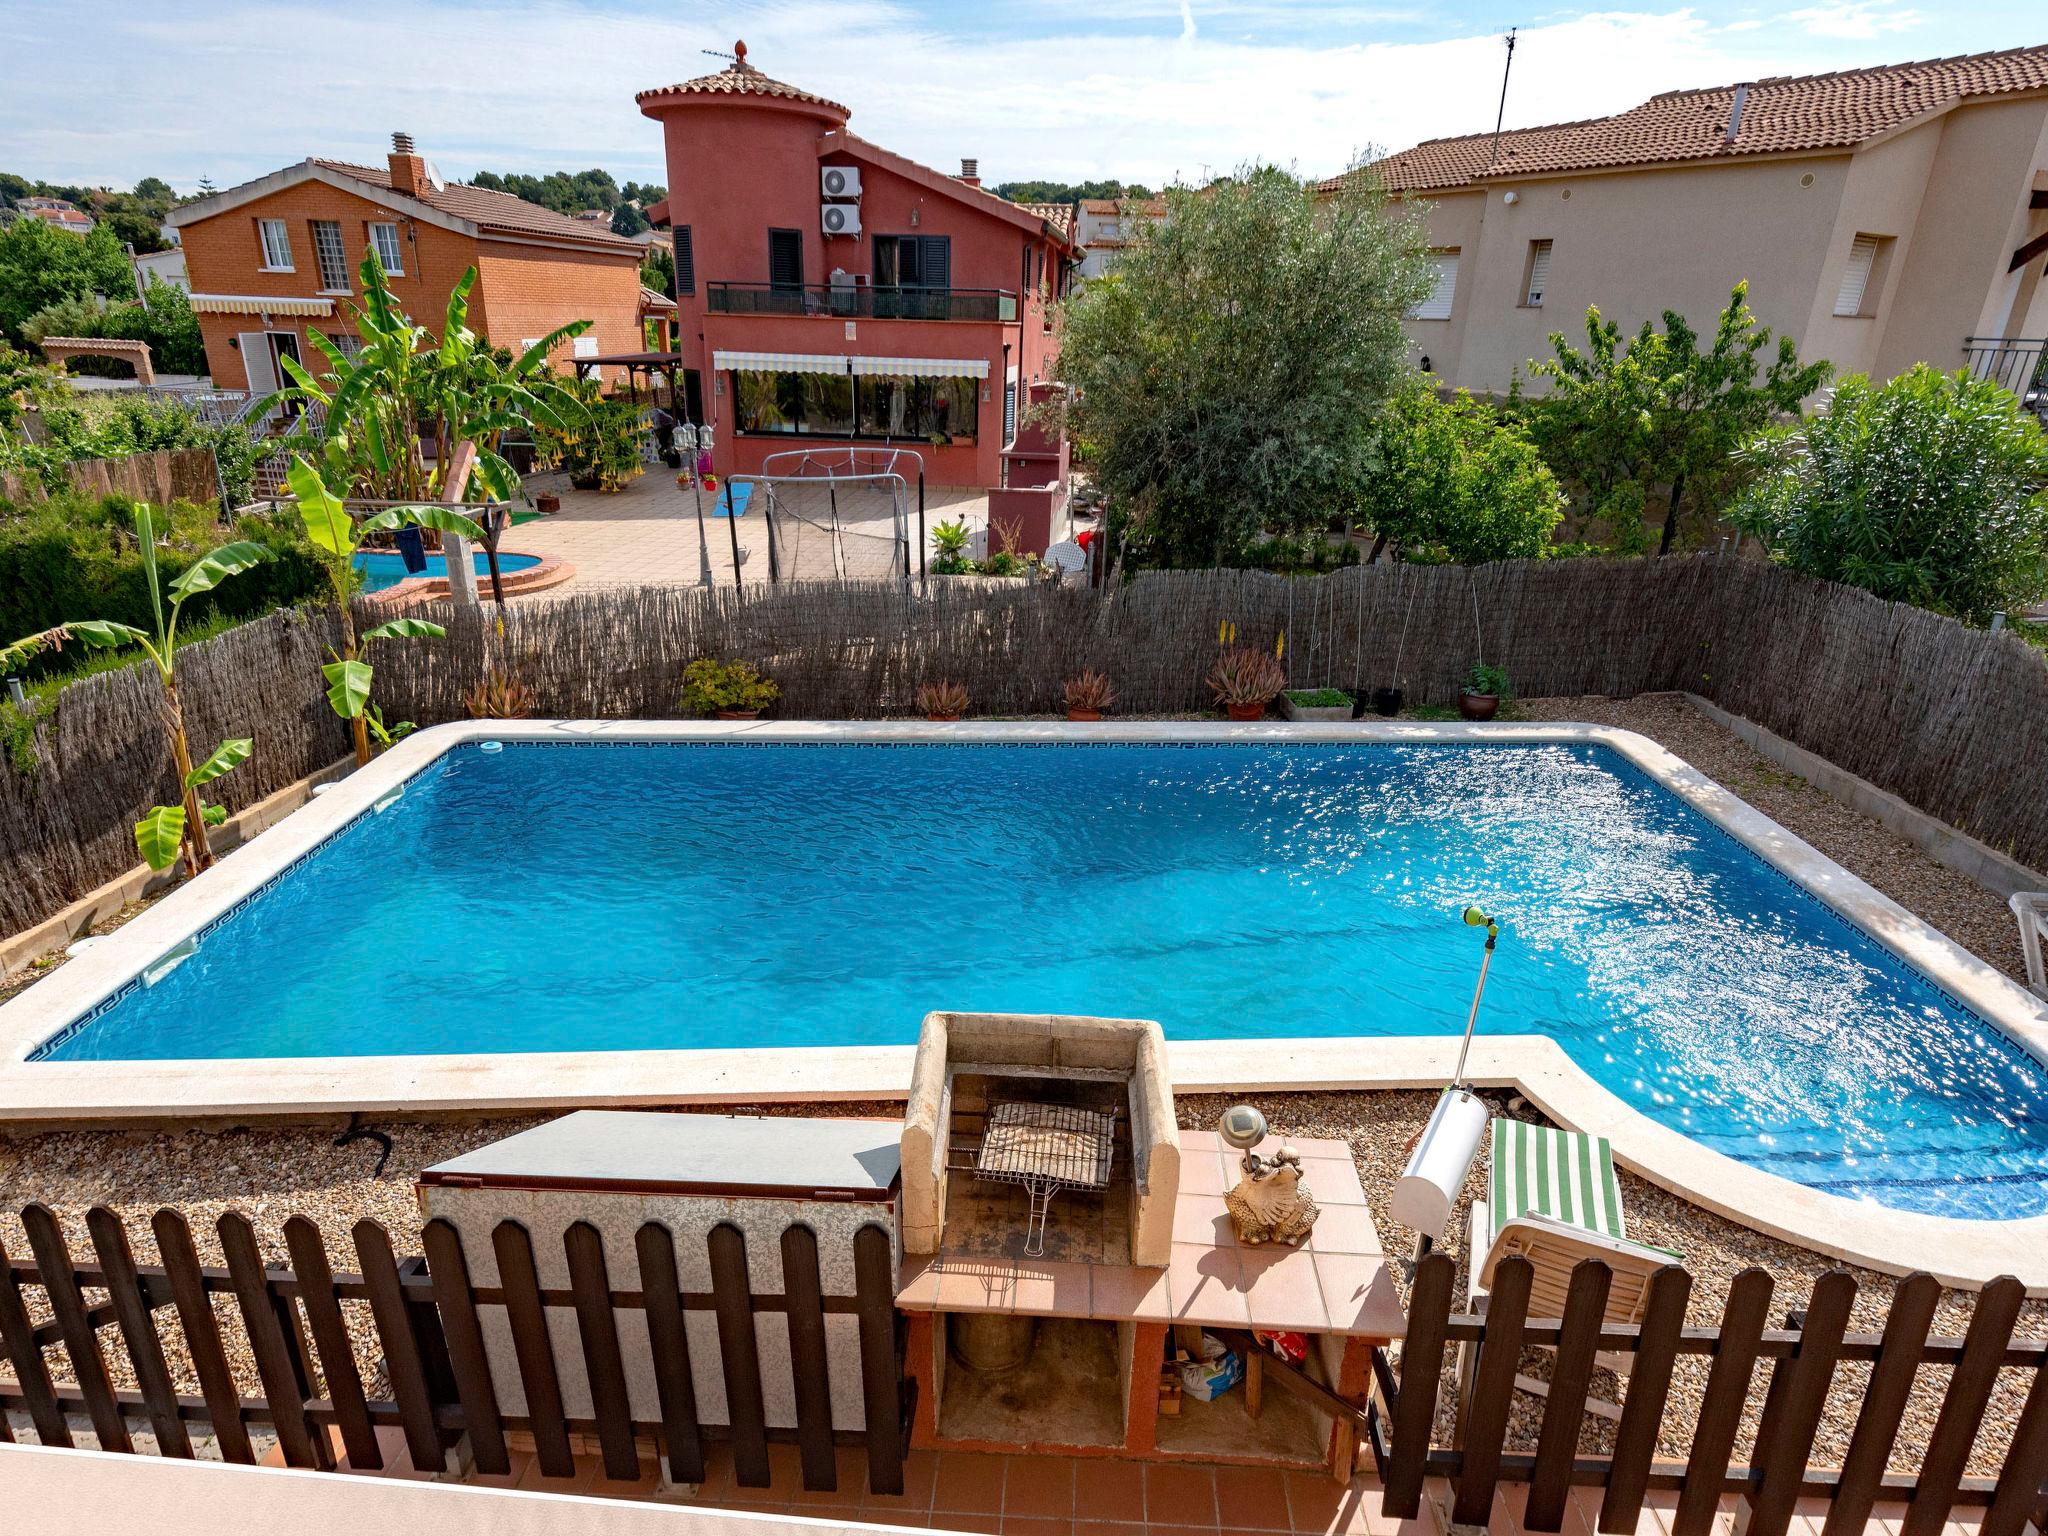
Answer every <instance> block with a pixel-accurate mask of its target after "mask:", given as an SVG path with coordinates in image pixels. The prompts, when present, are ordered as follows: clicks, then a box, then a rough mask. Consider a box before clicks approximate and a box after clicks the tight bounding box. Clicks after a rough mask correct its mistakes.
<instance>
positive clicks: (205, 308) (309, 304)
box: [192, 293, 334, 315]
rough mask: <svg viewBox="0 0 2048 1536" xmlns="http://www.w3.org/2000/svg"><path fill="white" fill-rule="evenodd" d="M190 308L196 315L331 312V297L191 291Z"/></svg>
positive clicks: (315, 313)
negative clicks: (301, 297) (287, 297)
mask: <svg viewBox="0 0 2048 1536" xmlns="http://www.w3.org/2000/svg"><path fill="white" fill-rule="evenodd" d="M192 311H193V313H194V314H200V315H331V314H333V313H334V301H333V300H332V299H285V298H278V297H276V296H275V295H271V294H261V293H195V294H193V295H192Z"/></svg>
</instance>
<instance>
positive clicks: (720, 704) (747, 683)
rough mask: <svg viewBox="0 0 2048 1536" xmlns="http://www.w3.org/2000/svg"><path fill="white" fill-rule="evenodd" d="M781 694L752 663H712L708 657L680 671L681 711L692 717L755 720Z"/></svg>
mask: <svg viewBox="0 0 2048 1536" xmlns="http://www.w3.org/2000/svg"><path fill="white" fill-rule="evenodd" d="M781 693H782V689H781V688H780V687H778V686H777V685H776V683H775V682H774V680H773V679H772V678H766V677H763V676H762V675H761V674H760V672H759V670H757V669H756V668H755V666H754V664H753V663H752V662H751V661H713V660H712V659H711V658H710V657H708V656H707V657H700V658H699V659H698V660H696V661H693V662H691V663H690V664H689V665H688V666H687V667H685V668H684V669H683V700H682V703H683V709H684V710H685V711H686V712H688V713H689V714H693V715H711V714H715V715H717V716H718V718H719V719H721V720H758V719H760V718H761V711H762V710H764V709H766V708H767V707H768V706H769V705H770V704H773V703H774V702H775V700H776V699H777V698H778V697H780V696H781Z"/></svg>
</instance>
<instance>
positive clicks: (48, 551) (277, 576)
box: [0, 491, 326, 672]
mask: <svg viewBox="0 0 2048 1536" xmlns="http://www.w3.org/2000/svg"><path fill="white" fill-rule="evenodd" d="M166 514H167V515H168V522H169V527H168V528H167V529H165V530H164V534H163V540H162V543H161V544H160V546H159V548H158V550H157V567H158V570H159V572H160V574H161V575H162V577H163V579H164V580H165V581H166V582H168V581H170V580H171V579H172V578H173V577H175V576H176V575H177V574H178V573H179V572H181V571H183V570H184V569H185V568H186V567H187V566H189V565H190V564H192V562H193V561H195V560H197V559H198V558H199V557H200V556H201V555H203V554H205V553H206V552H207V551H208V550H209V549H212V548H214V547H215V546H217V545H220V544H224V543H226V542H227V541H228V540H230V539H254V540H255V541H257V542H258V543H260V544H264V545H266V546H268V547H269V548H270V550H271V551H272V558H271V559H270V560H268V561H266V562H265V563H264V564H262V565H259V566H257V567H256V568H255V569H254V570H251V571H247V572H244V573H243V574H242V575H239V576H236V577H234V578H233V579H231V580H229V581H227V582H224V583H222V585H221V586H220V587H218V588H217V589H215V590H214V591H213V592H210V593H206V594H204V595H202V596H200V597H197V598H194V599H193V600H192V601H191V602H189V603H187V604H186V605H185V614H186V618H187V621H188V622H191V621H195V620H197V621H204V620H210V619H212V618H214V617H216V616H218V617H233V618H254V617H255V616H256V615H257V614H260V613H266V612H268V611H269V610H270V609H272V608H276V607H278V606H280V605H281V604H286V603H298V602H304V601H305V600H307V599H309V598H316V597H319V596H320V595H322V594H323V593H324V592H325V590H326V587H325V578H324V576H323V574H322V572H321V569H320V566H319V565H318V563H317V562H316V561H315V560H314V558H313V552H312V550H311V548H310V547H309V546H308V545H307V544H306V542H305V538H304V536H303V534H302V533H301V532H300V530H299V529H298V528H297V527H296V526H295V525H293V524H292V523H291V522H289V521H287V520H286V519H284V518H281V517H270V516H260V517H245V518H241V519H238V520H237V522H236V523H235V526H234V527H233V528H232V529H229V528H224V527H222V526H221V524H220V521H219V517H218V515H217V514H216V513H215V511H214V509H213V508H212V507H202V506H197V505H194V504H193V503H191V502H186V501H181V502H175V503H173V504H172V505H171V506H170V507H169V508H167V509H159V511H158V516H159V518H160V519H162V518H164V517H165V516H166ZM134 516H135V514H134V503H132V502H130V501H129V500H128V499H127V498H125V497H121V496H106V497H97V498H95V497H91V496H85V495H81V494H80V493H78V492H75V491H69V492H65V493H62V494H60V495H57V496H53V497H51V498H50V499H49V500H48V501H40V502H28V503H22V504H18V505H17V504H14V503H10V502H6V501H0V643H4V642H5V641H8V640H13V639H15V638H17V637H19V636H21V635H27V634H33V633H35V632H36V631H38V630H43V629H49V628H51V627H52V626H53V625H57V624H62V623H67V622H69V621H72V620H76V619H114V620H117V621H118V622H120V623H123V624H133V625H136V626H137V627H139V628H143V629H147V628H150V627H151V625H152V624H153V622H154V620H153V618H152V615H151V609H150V602H149V587H148V584H147V583H146V582H145V580H144V579H143V574H142V557H141V554H140V553H139V552H138V551H137V549H136V547H135V524H134ZM70 659H73V658H70V657H69V656H68V655H61V656H49V655H46V656H44V657H42V658H40V663H39V664H36V665H32V666H31V667H30V669H29V670H30V671H31V672H39V671H43V670H48V669H50V668H52V667H61V666H63V665H65V664H66V662H67V661H68V660H70Z"/></svg>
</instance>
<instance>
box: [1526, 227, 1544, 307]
mask: <svg viewBox="0 0 2048 1536" xmlns="http://www.w3.org/2000/svg"><path fill="white" fill-rule="evenodd" d="M1549 287H1550V242H1549V241H1548V240H1531V241H1530V242H1529V291H1528V292H1527V293H1525V294H1524V295H1523V296H1522V302H1523V303H1524V304H1527V305H1528V306H1529V307H1530V308H1531V309H1541V308H1542V307H1543V295H1544V293H1545V292H1546V291H1547V290H1548V289H1549Z"/></svg>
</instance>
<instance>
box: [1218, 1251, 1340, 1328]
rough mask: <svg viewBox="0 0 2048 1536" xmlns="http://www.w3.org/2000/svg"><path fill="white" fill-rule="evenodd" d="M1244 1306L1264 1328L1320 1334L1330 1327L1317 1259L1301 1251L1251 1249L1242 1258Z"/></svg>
mask: <svg viewBox="0 0 2048 1536" xmlns="http://www.w3.org/2000/svg"><path fill="white" fill-rule="evenodd" d="M1240 1262H1241V1264H1242V1266H1243V1271H1244V1294H1245V1305H1246V1306H1247V1307H1248V1308H1249V1309H1250V1311H1251V1316H1252V1320H1253V1321H1254V1322H1256V1323H1258V1324H1259V1326H1260V1327H1262V1328H1269V1329H1275V1330H1280V1329H1286V1330H1291V1331H1293V1332H1296V1333H1321V1332H1323V1331H1324V1330H1325V1329H1326V1328H1328V1326H1329V1314H1328V1313H1327V1312H1326V1311H1325V1310H1324V1307H1323V1288H1322V1284H1321V1282H1320V1281H1319V1280H1318V1279H1317V1278H1316V1266H1315V1260H1314V1259H1313V1258H1311V1257H1310V1256H1309V1255H1308V1254H1306V1253H1303V1252H1300V1251H1299V1250H1296V1251H1293V1252H1289V1251H1287V1250H1285V1249H1274V1250H1272V1251H1270V1252H1267V1251H1263V1250H1257V1249H1254V1250H1251V1251H1248V1252H1246V1253H1245V1254H1244V1255H1243V1256H1242V1258H1241V1260H1240Z"/></svg>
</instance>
